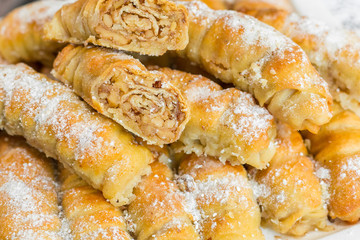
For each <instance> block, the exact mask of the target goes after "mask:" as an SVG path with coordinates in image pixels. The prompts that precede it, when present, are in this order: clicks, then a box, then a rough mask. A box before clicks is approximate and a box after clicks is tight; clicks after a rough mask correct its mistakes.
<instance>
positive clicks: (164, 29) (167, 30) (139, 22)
mask: <svg viewBox="0 0 360 240" xmlns="http://www.w3.org/2000/svg"><path fill="white" fill-rule="evenodd" d="M159 2H160V1H156V0H155V1H137V0H127V1H117V2H115V3H114V4H113V5H112V6H111V7H110V9H109V10H107V11H106V13H105V14H104V15H103V17H102V21H103V25H104V27H105V29H106V30H107V31H109V32H114V31H115V32H120V33H121V35H123V36H121V35H119V34H110V33H109V32H108V33H105V34H103V35H104V36H103V37H104V38H108V39H109V40H111V41H115V42H116V43H117V44H119V45H127V44H130V43H131V42H132V41H134V40H136V41H139V42H145V41H148V40H153V41H158V42H165V41H167V40H168V39H169V38H170V39H172V38H174V36H175V34H176V30H177V25H178V24H177V23H176V19H177V17H174V16H173V15H179V14H181V13H176V12H175V13H174V12H173V11H171V9H167V8H168V7H167V6H166V5H165V4H161V3H159ZM159 6H160V9H162V13H163V14H160V13H159ZM164 13H165V14H164ZM124 36H128V37H126V38H125V37H124Z"/></svg>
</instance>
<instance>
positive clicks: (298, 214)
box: [249, 122, 327, 236]
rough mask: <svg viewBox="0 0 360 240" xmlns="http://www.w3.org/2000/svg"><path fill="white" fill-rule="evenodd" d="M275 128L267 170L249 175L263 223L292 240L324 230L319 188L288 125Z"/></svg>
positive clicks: (324, 213)
mask: <svg viewBox="0 0 360 240" xmlns="http://www.w3.org/2000/svg"><path fill="white" fill-rule="evenodd" d="M277 127H278V134H277V136H278V137H277V140H278V148H277V150H276V154H275V156H274V158H273V159H272V160H271V162H270V165H269V167H268V168H266V169H264V170H256V169H251V170H250V172H249V174H250V176H251V179H252V183H253V189H254V192H255V195H256V197H257V201H258V203H259V205H260V208H261V210H262V218H263V223H264V224H265V225H267V226H270V227H271V228H273V229H274V230H276V231H277V232H280V233H283V234H291V235H295V236H302V235H304V234H305V233H307V232H309V231H312V230H314V229H320V230H324V229H327V209H326V205H325V201H324V199H323V195H322V188H321V185H320V181H319V179H318V178H317V177H316V176H315V169H314V164H313V162H312V161H311V159H310V158H309V157H307V150H306V148H305V145H304V143H303V139H302V137H301V135H300V134H299V133H298V132H297V131H295V130H293V129H291V128H290V127H289V126H288V125H287V124H284V123H280V122H278V124H277Z"/></svg>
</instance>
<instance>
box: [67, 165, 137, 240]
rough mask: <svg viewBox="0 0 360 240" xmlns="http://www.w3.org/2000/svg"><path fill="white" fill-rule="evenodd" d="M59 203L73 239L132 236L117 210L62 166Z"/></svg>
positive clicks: (129, 237)
mask: <svg viewBox="0 0 360 240" xmlns="http://www.w3.org/2000/svg"><path fill="white" fill-rule="evenodd" d="M60 179H61V195H62V200H61V204H62V207H63V211H64V216H65V218H66V220H67V221H68V224H69V226H70V229H71V233H72V235H73V237H74V239H99V240H100V239H104V240H105V239H121V240H130V239H132V238H131V236H130V235H129V233H128V232H127V230H126V223H125V219H124V217H123V215H122V212H121V210H120V209H118V208H116V207H114V206H113V205H111V204H110V203H109V202H107V201H106V199H105V198H104V197H103V196H102V194H101V192H100V191H98V190H96V189H94V188H92V187H91V186H90V185H88V184H87V183H86V182H85V181H84V180H82V179H81V178H80V177H78V176H77V175H75V174H73V173H71V172H70V171H69V170H67V169H65V168H61V171H60Z"/></svg>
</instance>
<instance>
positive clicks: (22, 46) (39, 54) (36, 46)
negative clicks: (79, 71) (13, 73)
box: [0, 0, 68, 66]
mask: <svg viewBox="0 0 360 240" xmlns="http://www.w3.org/2000/svg"><path fill="white" fill-rule="evenodd" d="M66 2H68V1H53V0H46V1H36V2H34V3H30V4H27V5H24V6H21V7H19V8H17V9H15V10H13V11H11V12H10V13H9V14H8V15H7V16H5V18H4V19H3V20H2V21H0V55H2V56H3V58H5V59H6V60H7V61H8V62H10V63H17V62H21V61H25V62H41V63H42V64H45V65H47V66H51V65H52V62H53V61H54V59H55V56H56V54H57V52H58V51H59V50H60V49H61V48H62V47H63V46H64V44H62V43H57V42H56V41H49V40H45V39H44V38H43V28H44V24H45V22H46V21H49V20H50V19H51V18H52V17H53V15H54V14H55V12H56V11H57V10H59V9H60V8H61V7H62V6H63V5H64V4H65V3H66Z"/></svg>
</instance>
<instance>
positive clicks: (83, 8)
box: [45, 0, 188, 55]
mask: <svg viewBox="0 0 360 240" xmlns="http://www.w3.org/2000/svg"><path fill="white" fill-rule="evenodd" d="M45 33H46V37H47V39H51V40H58V41H62V42H70V43H76V44H87V43H93V44H95V45H100V46H104V47H110V48H115V49H120V50H127V51H133V52H139V53H141V54H148V55H162V54H164V53H165V52H166V51H167V50H176V49H184V48H185V46H186V44H187V43H188V19H187V12H186V9H185V8H184V7H183V6H181V5H177V4H175V3H173V2H172V1H167V0H145V1H139V0H128V1H121V0H109V1H105V0H78V1H77V2H75V3H73V4H71V5H66V6H64V7H63V8H61V10H60V11H58V12H57V13H56V14H55V16H54V18H53V19H52V21H51V22H49V23H48V24H47V25H46V28H45Z"/></svg>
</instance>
